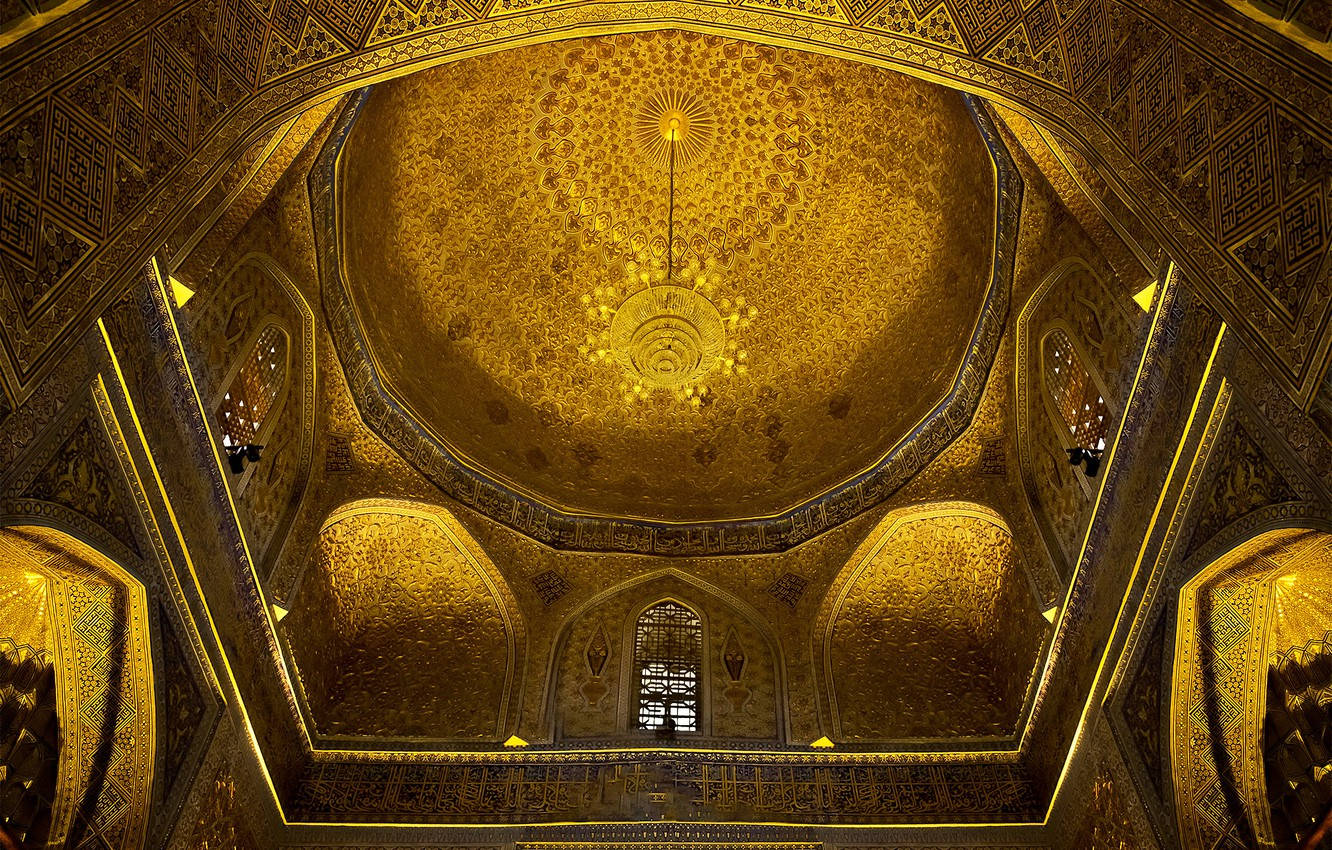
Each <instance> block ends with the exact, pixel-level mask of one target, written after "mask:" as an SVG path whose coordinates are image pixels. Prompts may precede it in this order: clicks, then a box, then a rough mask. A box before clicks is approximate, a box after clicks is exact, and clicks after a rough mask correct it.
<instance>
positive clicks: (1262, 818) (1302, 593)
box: [1171, 529, 1332, 848]
mask: <svg viewBox="0 0 1332 850" xmlns="http://www.w3.org/2000/svg"><path fill="white" fill-rule="evenodd" d="M1329 588H1332V545H1330V544H1329V541H1328V535H1326V534H1323V533H1320V532H1315V531H1309V530H1303V529H1287V530H1281V531H1272V532H1268V533H1266V534H1260V535H1258V536H1257V537H1254V538H1252V539H1250V540H1248V541H1247V542H1244V543H1241V544H1240V545H1238V546H1236V547H1235V548H1234V549H1232V550H1231V551H1230V552H1228V553H1226V554H1225V555H1223V556H1222V557H1221V558H1219V559H1218V560H1217V561H1215V562H1214V563H1213V564H1212V565H1210V566H1208V567H1207V568H1206V569H1204V570H1203V571H1202V572H1201V573H1199V574H1198V575H1197V576H1195V577H1194V578H1193V579H1192V580H1190V581H1189V583H1188V584H1186V585H1185V586H1184V588H1183V589H1182V590H1181V593H1180V606H1179V627H1178V631H1177V635H1176V649H1175V651H1176V657H1177V660H1176V667H1175V673H1174V683H1173V695H1172V710H1171V715H1172V717H1171V753H1172V760H1173V764H1174V777H1175V798H1176V808H1177V812H1178V816H1179V822H1180V831H1181V835H1182V840H1183V843H1184V845H1185V846H1186V847H1190V848H1192V847H1210V846H1212V845H1213V844H1214V843H1215V842H1216V841H1217V840H1218V839H1221V838H1222V837H1225V840H1227V841H1232V842H1234V841H1238V842H1241V843H1244V844H1247V843H1249V842H1270V840H1271V820H1270V813H1269V812H1268V810H1267V802H1266V801H1267V791H1266V784H1265V779H1264V774H1263V767H1262V732H1263V730H1262V723H1263V718H1264V716H1265V694H1266V691H1267V688H1266V683H1267V667H1268V661H1269V659H1270V658H1271V657H1272V656H1273V654H1275V653H1281V652H1285V651H1288V650H1289V649H1291V648H1292V647H1298V646H1303V645H1304V644H1306V643H1308V642H1309V641H1310V640H1313V639H1315V638H1318V637H1321V636H1322V635H1323V634H1324V633H1325V632H1326V626H1327V617H1326V614H1327V611H1328V610H1329V605H1330V604H1332V589H1329Z"/></svg>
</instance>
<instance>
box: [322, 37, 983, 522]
mask: <svg viewBox="0 0 1332 850" xmlns="http://www.w3.org/2000/svg"><path fill="white" fill-rule="evenodd" d="M670 97H679V98H684V99H686V100H687V103H688V104H689V105H690V106H689V108H692V109H694V110H696V112H697V113H698V114H697V115H695V118H694V123H693V125H692V129H690V130H689V131H688V133H689V135H686V137H685V140H684V142H683V143H682V144H681V145H680V147H681V156H680V157H679V158H678V161H677V164H676V169H675V170H676V175H675V191H676V202H675V207H676V209H675V213H674V233H675V239H676V246H675V253H676V263H677V268H678V267H680V266H685V265H688V264H700V263H701V264H702V268H700V269H699V271H697V272H695V273H694V275H693V276H691V279H690V280H689V281H687V283H688V284H689V285H693V284H694V283H696V277H698V276H701V277H703V278H704V279H705V281H707V282H706V283H705V285H704V291H711V296H710V297H711V298H712V300H713V302H714V303H716V304H717V305H718V306H719V307H720V308H721V309H722V313H723V315H724V316H725V315H730V314H737V315H738V316H739V319H738V321H736V322H733V323H730V324H728V328H727V331H726V335H727V338H728V344H729V343H731V342H734V343H736V344H737V345H738V347H739V349H741V350H743V351H744V352H745V359H744V360H742V361H740V362H739V367H740V368H745V369H746V371H745V373H744V374H733V375H730V376H727V375H724V374H721V373H714V374H711V375H708V376H706V377H705V379H704V382H705V383H706V385H707V386H708V388H709V393H708V394H707V395H706V396H704V399H703V404H702V405H701V406H699V407H694V406H691V405H690V404H688V403H685V402H684V401H683V400H680V399H677V398H675V397H674V396H673V395H672V394H671V393H670V392H667V391H657V392H656V393H654V394H652V395H651V396H649V397H648V398H647V399H645V400H640V399H637V398H634V397H633V392H632V385H634V384H635V380H636V379H635V378H634V377H632V376H629V375H627V374H626V372H625V370H624V369H622V368H621V367H620V366H619V365H618V364H617V363H616V362H615V361H614V359H599V358H598V356H597V353H596V352H597V350H598V349H603V350H604V349H606V348H608V347H609V346H610V342H609V341H608V340H606V339H604V338H603V334H604V333H605V332H606V331H607V330H608V327H609V324H608V320H607V319H606V318H604V317H601V316H598V315H597V311H596V309H595V306H596V305H597V304H598V303H601V302H608V303H609V305H610V306H611V307H615V306H618V304H619V298H617V297H610V298H607V297H606V296H605V295H604V292H605V290H607V289H608V288H617V287H618V292H619V294H620V297H622V294H623V293H624V291H625V288H626V286H629V285H633V286H634V287H635V288H642V286H643V284H642V283H641V282H640V281H637V280H633V281H631V280H630V274H631V273H630V272H627V271H626V264H631V265H636V266H637V267H638V269H639V272H638V273H639V274H642V273H646V272H645V270H646V269H648V268H657V267H659V266H660V265H662V264H663V263H664V254H665V241H666V233H667V219H668V211H669V202H668V191H667V190H668V182H669V180H668V168H667V163H666V161H665V160H664V156H663V154H662V152H661V151H660V150H658V149H657V148H658V147H660V146H659V145H656V144H655V143H656V142H660V141H661V139H660V138H659V137H658V134H657V132H656V130H655V125H653V126H649V128H648V129H649V131H650V132H649V134H648V137H647V140H646V141H644V138H643V137H642V136H641V135H640V133H641V125H642V124H643V123H644V122H645V121H647V122H648V123H649V124H651V122H652V121H653V120H655V119H653V116H654V115H656V111H654V110H656V109H657V107H656V105H655V102H654V100H653V99H654V98H670ZM658 111H659V110H658ZM340 169H341V178H340V179H341V181H342V190H341V191H342V195H343V197H342V225H341V226H342V227H343V228H344V230H345V235H344V240H345V241H344V245H343V251H344V254H345V256H344V272H343V273H344V275H345V277H346V281H347V285H348V287H349V290H350V292H351V296H352V301H353V305H354V307H355V309H356V311H357V313H358V316H359V322H360V324H361V326H362V328H363V330H364V332H365V334H366V336H367V339H368V342H369V349H370V354H371V356H372V357H373V358H374V360H375V361H376V364H377V367H378V370H379V373H380V374H381V377H382V379H383V380H384V381H385V383H386V384H387V386H388V389H389V391H390V392H391V393H392V394H393V395H394V396H395V397H397V398H399V399H401V400H402V401H403V403H405V405H406V406H407V407H408V408H409V409H410V410H411V411H413V412H414V414H415V416H416V417H417V418H418V419H419V420H420V421H421V422H422V423H423V425H424V426H425V427H426V428H428V429H429V430H430V431H432V432H433V433H434V434H436V435H437V436H438V437H439V438H440V439H442V440H443V441H444V442H445V443H446V444H447V445H449V446H450V447H451V448H452V449H453V450H454V451H456V452H457V453H459V454H460V455H461V456H463V457H464V458H466V459H467V460H468V462H469V463H470V464H472V465H474V466H476V467H478V468H479V469H481V470H482V471H484V472H486V473H488V474H490V475H493V476H496V477H498V478H499V479H500V480H502V481H505V482H507V483H508V484H509V485H510V486H513V487H516V488H517V489H519V490H521V491H524V492H527V493H531V494H534V495H536V496H537V497H538V498H540V499H541V500H543V501H545V502H547V503H550V504H553V505H556V506H561V507H563V508H566V509H568V510H573V511H590V512H596V513H601V514H609V515H612V516H615V515H618V516H642V517H647V518H652V519H666V520H700V519H727V518H738V517H750V516H765V515H768V514H772V513H776V512H779V511H781V510H784V509H787V508H790V507H792V506H793V505H795V504H798V503H800V502H803V501H805V500H807V499H809V498H811V497H813V496H816V495H819V494H820V493H822V492H823V491H825V490H826V489H828V488H830V487H832V486H834V485H836V484H839V483H840V482H842V481H843V480H844V479H846V478H848V477H850V476H852V475H854V474H856V473H859V472H861V471H862V470H865V469H866V468H868V467H869V466H871V465H873V464H874V463H876V462H877V461H878V460H879V459H880V458H881V457H882V456H883V455H884V454H886V453H887V452H888V451H889V450H890V449H892V448H893V446H894V444H895V443H897V442H898V440H900V439H902V438H903V437H905V436H906V435H907V433H908V432H909V431H910V429H911V428H912V427H914V426H915V425H916V424H917V422H918V421H919V420H921V419H922V418H923V417H924V416H925V415H926V414H927V413H928V412H929V411H930V409H931V408H932V407H933V406H934V405H935V404H936V403H938V402H939V401H940V399H941V398H942V396H943V394H944V393H945V392H946V391H947V390H948V388H949V386H950V384H951V382H952V380H953V378H954V376H955V374H956V373H957V371H958V369H959V367H960V365H961V359H962V356H963V354H964V353H965V352H966V351H967V345H968V341H969V337H970V334H971V331H972V328H973V326H974V325H975V323H976V321H977V314H978V311H979V308H980V304H981V299H982V297H983V295H984V293H985V291H986V288H987V286H988V283H989V280H990V275H991V249H992V245H991V243H992V241H993V230H994V220H995V199H994V191H995V190H994V176H993V166H992V164H991V161H990V156H989V154H988V152H987V151H986V149H985V145H984V143H983V142H982V139H981V137H980V134H979V133H978V132H977V129H976V127H975V124H974V122H973V120H972V118H971V116H970V115H969V114H968V112H967V109H966V107H965V105H964V103H963V101H962V100H961V98H960V97H959V96H958V94H957V93H956V92H953V91H949V90H947V89H944V88H941V87H938V86H935V85H931V84H928V83H925V82H922V81H920V80H916V79H914V78H911V77H907V76H904V75H901V74H896V73H892V72H889V71H884V70H880V69H876V68H872V67H870V66H867V65H862V64H858V63H848V62H843V61H839V60H835V59H830V58H827V57H822V56H818V55H815V54H810V53H802V52H799V51H793V50H773V49H769V48H765V47H762V46H760V45H756V44H752V43H748V42H743V41H734V40H730V39H722V38H718V37H712V36H699V35H697V34H694V33H687V32H680V31H672V30H665V31H660V32H649V33H641V34H634V35H621V36H613V37H602V38H594V39H584V40H580V41H575V42H567V43H557V44H549V45H541V46H533V47H525V48H520V49H515V50H510V51H505V52H504V53H500V54H495V55H493V56H486V57H482V58H477V59H470V60H465V61H463V62H459V63H456V64H451V65H448V66H445V67H441V68H438V69H434V70H431V71H427V72H423V73H421V74H416V75H412V76H409V77H405V78H402V79H400V80H395V81H393V82H391V83H387V84H384V85H382V86H378V87H376V88H375V89H374V91H373V93H372V94H371V95H370V98H369V100H368V102H367V103H366V105H365V106H364V108H363V110H362V112H361V114H360V115H359V116H358V117H357V119H356V123H355V125H354V126H353V128H352V131H351V134H350V137H349V140H348V142H347V146H346V148H345V150H344V151H343V153H342V158H341V165H340ZM589 311H591V312H592V313H593V315H592V316H589V315H588V312H589ZM750 313H753V315H752V317H751V316H750V315H749V314H750ZM627 396H628V398H627Z"/></svg>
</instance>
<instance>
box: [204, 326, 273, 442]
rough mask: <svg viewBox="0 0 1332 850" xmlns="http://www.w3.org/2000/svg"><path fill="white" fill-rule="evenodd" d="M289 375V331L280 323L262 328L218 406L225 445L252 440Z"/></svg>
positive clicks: (218, 419) (257, 434) (218, 415)
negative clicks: (279, 324)
mask: <svg viewBox="0 0 1332 850" xmlns="http://www.w3.org/2000/svg"><path fill="white" fill-rule="evenodd" d="M286 379H287V334H286V333H285V332H284V331H283V330H282V329H281V328H279V327H278V326H277V325H267V326H265V327H264V329H263V330H262V331H260V332H259V338H258V339H256V340H255V342H254V347H253V348H251V349H250V351H249V353H248V354H247V355H246V357H245V362H244V363H242V364H241V367H240V371H239V372H237V373H236V377H235V379H233V380H232V382H231V386H229V387H227V392H226V395H224V396H222V403H221V404H219V405H218V408H217V421H218V424H220V425H221V426H222V445H224V446H244V445H247V444H249V443H253V442H254V440H255V438H256V437H258V436H259V429H260V428H262V427H263V424H264V417H265V416H267V415H268V411H269V409H270V408H272V406H273V402H274V400H276V399H277V396H278V393H279V392H280V391H281V390H282V383H283V381H285V380H286Z"/></svg>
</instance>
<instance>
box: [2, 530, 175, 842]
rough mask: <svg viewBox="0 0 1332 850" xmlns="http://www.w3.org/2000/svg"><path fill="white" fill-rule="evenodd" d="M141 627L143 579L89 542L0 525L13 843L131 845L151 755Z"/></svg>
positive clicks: (150, 697)
mask: <svg viewBox="0 0 1332 850" xmlns="http://www.w3.org/2000/svg"><path fill="white" fill-rule="evenodd" d="M148 622H149V613H148V606H147V591H146V589H145V588H144V586H143V584H142V583H141V582H140V581H139V580H138V579H137V578H135V577H134V576H133V575H132V574H131V573H130V572H129V571H128V570H126V569H125V568H124V567H123V566H122V565H121V564H120V563H118V562H116V561H114V560H112V559H111V558H109V557H107V556H106V555H105V554H104V553H103V552H101V551H100V550H99V549H96V548H94V547H93V546H92V545H90V544H89V543H87V542H85V541H84V540H83V539H80V538H78V537H75V536H73V535H72V534H69V533H66V532H65V531H63V530H58V529H56V528H54V527H50V526H45V525H42V526H38V525H13V526H7V527H3V528H0V702H3V703H7V704H6V706H5V709H4V710H5V712H6V714H7V715H9V714H10V713H11V711H12V710H13V709H16V708H17V709H19V710H18V711H17V712H14V715H13V716H16V717H19V718H21V722H20V723H19V724H17V725H10V724H6V728H5V729H4V730H0V763H4V766H5V768H6V769H5V770H4V771H0V817H3V818H4V820H6V821H8V822H9V824H10V825H11V827H13V826H15V825H16V824H17V825H19V826H20V828H21V830H22V831H23V833H24V835H22V836H20V837H19V840H22V841H25V842H31V843H32V846H39V844H40V846H47V844H49V845H50V846H65V845H66V844H68V846H71V847H72V846H80V845H82V844H83V843H84V842H85V841H87V840H89V839H91V838H92V837H93V836H94V835H96V836H98V837H99V839H100V840H99V844H101V845H103V846H110V847H112V848H114V850H121V848H124V850H128V848H131V847H140V846H142V844H143V841H144V837H145V835H146V831H147V826H148V818H149V813H150V811H151V808H152V801H153V796H152V778H153V774H154V767H153V766H154V759H155V755H156V712H155V711H154V704H155V703H154V681H153V658H152V650H151V646H150V642H149V636H148V634H147V626H146V624H147V623H148ZM9 738H12V740H6V739H9ZM113 767H114V769H113ZM42 836H44V839H43V838H42ZM107 836H115V838H113V839H112V841H114V843H112V844H107V843H106V841H107V838H106V837H107ZM24 846H27V844H26V843H25V844H24Z"/></svg>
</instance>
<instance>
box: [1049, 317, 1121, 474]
mask: <svg viewBox="0 0 1332 850" xmlns="http://www.w3.org/2000/svg"><path fill="white" fill-rule="evenodd" d="M1045 382H1046V385H1047V386H1048V387H1049V388H1050V395H1051V396H1052V397H1053V398H1054V402H1055V407H1056V408H1057V409H1058V410H1059V415H1060V416H1061V417H1062V418H1063V420H1064V426H1065V427H1067V428H1068V432H1069V435H1070V436H1071V437H1072V439H1073V444H1074V445H1076V446H1080V447H1082V448H1088V449H1103V448H1105V435H1106V434H1107V433H1109V429H1110V408H1108V407H1107V406H1106V404H1105V399H1104V398H1102V397H1101V393H1100V391H1099V390H1098V389H1097V388H1096V382H1095V381H1093V380H1092V376H1091V373H1090V372H1088V371H1087V367H1086V366H1084V365H1083V363H1082V358H1080V357H1078V353H1077V349H1075V348H1074V347H1073V340H1071V339H1069V337H1068V334H1066V333H1064V332H1063V331H1062V330H1057V329H1056V330H1053V331H1051V332H1050V333H1049V334H1048V335H1047V336H1046V337H1045Z"/></svg>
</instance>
